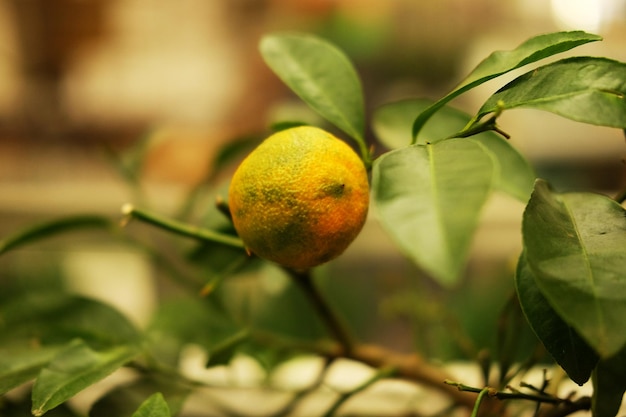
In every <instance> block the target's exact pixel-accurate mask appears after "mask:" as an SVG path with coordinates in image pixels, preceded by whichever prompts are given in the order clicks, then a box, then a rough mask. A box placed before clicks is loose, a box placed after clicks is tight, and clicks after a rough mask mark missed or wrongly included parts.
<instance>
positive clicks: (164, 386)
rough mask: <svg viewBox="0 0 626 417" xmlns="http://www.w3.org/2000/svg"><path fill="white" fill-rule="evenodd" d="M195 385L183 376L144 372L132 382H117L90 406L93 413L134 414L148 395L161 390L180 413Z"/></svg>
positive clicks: (171, 409)
mask: <svg viewBox="0 0 626 417" xmlns="http://www.w3.org/2000/svg"><path fill="white" fill-rule="evenodd" d="M191 391H192V389H191V387H190V386H189V384H188V383H185V382H183V377H182V376H181V377H180V378H177V377H176V376H175V375H174V376H173V375H170V374H165V373H157V374H153V375H144V376H143V377H142V378H139V379H137V380H133V381H132V382H130V383H128V384H123V385H117V386H116V387H115V388H114V389H113V390H111V391H109V392H107V393H106V394H105V395H104V396H102V397H100V398H99V399H98V400H97V401H96V402H95V403H94V404H93V406H92V407H91V409H90V410H89V417H109V416H115V417H131V416H132V415H133V413H134V412H135V411H136V410H137V409H138V408H139V407H141V405H142V403H144V402H145V401H146V398H148V397H150V396H151V395H153V394H154V393H156V392H158V393H161V394H162V395H163V398H164V399H165V401H166V403H167V407H168V410H169V412H170V413H171V414H172V415H177V414H178V413H179V412H180V410H181V409H182V407H183V404H184V402H185V400H186V399H187V397H188V396H189V394H190V393H191Z"/></svg>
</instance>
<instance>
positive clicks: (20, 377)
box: [0, 345, 61, 395]
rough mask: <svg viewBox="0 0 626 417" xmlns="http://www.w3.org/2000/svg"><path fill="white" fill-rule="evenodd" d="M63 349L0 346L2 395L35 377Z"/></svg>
mask: <svg viewBox="0 0 626 417" xmlns="http://www.w3.org/2000/svg"><path fill="white" fill-rule="evenodd" d="M60 349H61V347H60V346H32V345H30V346H28V345H27V346H24V345H21V346H12V347H10V348H5V347H0V395H2V394H4V393H6V392H7V391H9V390H11V389H13V388H15V387H18V386H20V385H22V384H23V383H25V382H28V381H30V380H32V379H35V377H36V376H37V374H39V371H40V370H41V368H43V367H44V366H45V365H46V364H47V363H48V362H49V361H50V360H51V359H52V358H53V357H54V356H55V355H56V354H57V353H58V352H59V350H60Z"/></svg>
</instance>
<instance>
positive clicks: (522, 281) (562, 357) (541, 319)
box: [515, 254, 598, 385]
mask: <svg viewBox="0 0 626 417" xmlns="http://www.w3.org/2000/svg"><path fill="white" fill-rule="evenodd" d="M515 285H516V288H517V294H518V297H519V301H520V305H521V306H522V311H523V312H524V315H525V316H526V319H527V320H528V323H529V324H530V327H531V328H532V329H533V331H534V332H535V334H536V335H537V337H538V338H539V340H541V342H542V343H543V345H544V346H545V348H546V350H547V351H548V352H549V353H550V355H552V357H553V358H554V360H555V361H556V362H557V363H558V364H559V365H560V366H561V368H563V370H564V371H565V372H567V375H568V376H569V377H570V379H571V380H572V381H574V382H576V383H577V384H578V385H582V384H584V383H585V382H587V380H588V379H589V377H590V376H591V372H592V371H593V370H594V368H595V366H596V364H597V363H598V355H597V354H596V353H595V351H594V350H593V349H592V348H591V347H590V346H589V345H588V344H587V343H586V342H585V341H584V340H583V339H582V338H581V337H580V336H579V335H578V333H577V332H576V330H574V329H573V328H572V327H571V326H570V325H568V324H567V323H565V322H564V321H563V319H561V317H560V316H559V315H558V314H557V312H556V311H554V309H553V308H552V306H550V303H549V302H548V300H547V299H546V297H544V296H543V294H542V293H541V291H540V289H539V287H538V286H537V284H536V282H535V276H534V274H533V272H532V271H531V270H530V267H529V266H528V262H527V261H526V257H525V255H524V254H522V256H521V257H520V259H519V262H518V264H517V272H516V275H515Z"/></svg>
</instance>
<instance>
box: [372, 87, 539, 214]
mask: <svg viewBox="0 0 626 417" xmlns="http://www.w3.org/2000/svg"><path fill="white" fill-rule="evenodd" d="M430 104H432V101H431V100H425V99H409V100H403V101H399V102H395V103H390V104H387V105H384V106H382V107H380V108H379V109H377V110H376V112H375V113H374V116H373V125H372V127H373V129H374V132H375V133H376V134H377V136H378V137H379V139H380V140H381V141H382V142H383V144H385V145H386V146H388V147H389V148H391V149H396V148H401V147H404V146H406V145H407V144H408V143H409V142H410V131H411V123H412V122H413V118H414V115H415V114H416V113H418V112H420V111H421V110H423V109H425V108H427V107H428V106H429V105H430ZM470 120H471V116H470V115H468V114H467V113H464V112H462V111H460V110H457V109H455V108H453V107H450V106H444V107H442V108H441V110H440V111H438V112H437V113H436V114H435V115H434V116H433V117H432V119H431V121H430V123H428V124H427V125H426V126H425V127H424V129H422V130H421V131H420V133H419V135H418V137H417V143H419V144H426V143H437V142H439V141H441V140H443V139H445V138H448V137H449V136H451V135H452V134H453V133H455V132H457V131H459V130H461V129H463V127H464V126H466V125H467V123H468V122H469V121H470ZM467 140H472V141H477V142H478V143H480V144H481V145H483V146H484V150H485V151H486V152H488V153H489V154H490V155H491V156H492V158H493V160H494V163H495V164H496V171H497V175H496V176H495V177H494V184H493V187H494V188H495V189H497V190H500V191H503V192H505V193H507V194H509V195H511V196H513V197H515V198H517V199H518V200H520V201H522V202H524V203H525V202H527V201H528V198H529V197H530V193H531V192H532V189H533V185H534V182H535V173H534V171H533V169H532V167H531V165H530V163H528V161H527V160H526V159H525V158H524V157H523V156H522V155H521V154H520V153H519V152H518V151H517V150H516V149H515V148H514V147H513V146H511V144H510V143H509V142H508V141H506V140H504V139H502V138H501V137H499V136H498V135H496V134H495V133H493V132H484V133H480V134H478V135H474V136H472V137H471V138H469V139H467Z"/></svg>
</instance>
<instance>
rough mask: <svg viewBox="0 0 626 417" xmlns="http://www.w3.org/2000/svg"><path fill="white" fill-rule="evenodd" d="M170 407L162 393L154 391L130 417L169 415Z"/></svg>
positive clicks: (161, 416) (164, 416) (168, 416)
mask: <svg viewBox="0 0 626 417" xmlns="http://www.w3.org/2000/svg"><path fill="white" fill-rule="evenodd" d="M170 416H171V414H170V409H169V407H168V406H167V403H166V402H165V399H164V398H163V394H161V393H160V392H155V393H154V394H152V395H151V396H150V397H148V399H147V400H145V401H144V402H143V403H142V404H141V406H140V407H139V408H138V409H137V411H136V412H135V413H133V416H132V417H170Z"/></svg>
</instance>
